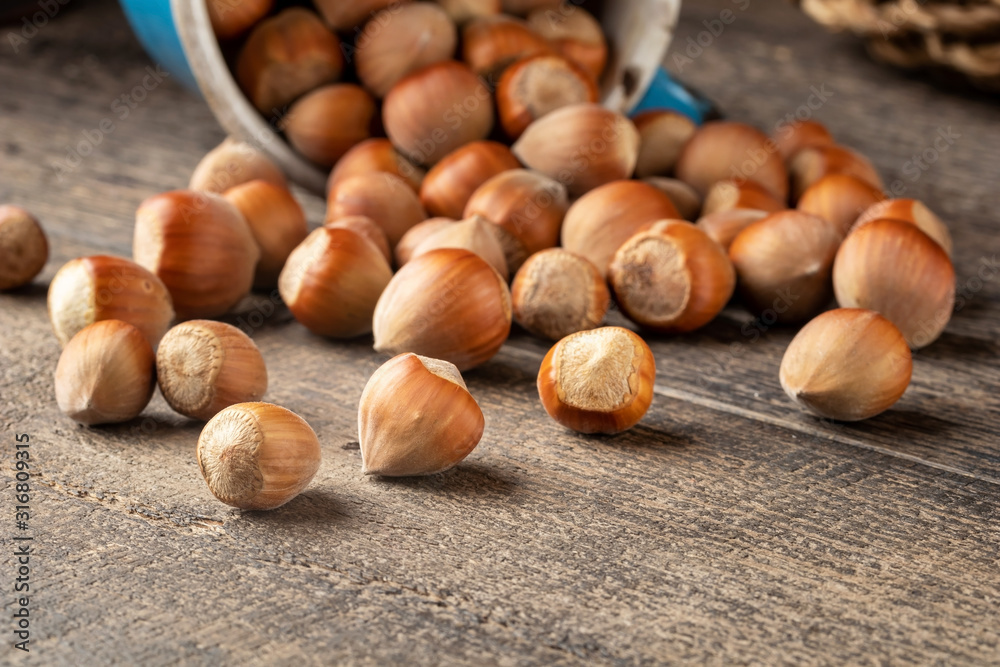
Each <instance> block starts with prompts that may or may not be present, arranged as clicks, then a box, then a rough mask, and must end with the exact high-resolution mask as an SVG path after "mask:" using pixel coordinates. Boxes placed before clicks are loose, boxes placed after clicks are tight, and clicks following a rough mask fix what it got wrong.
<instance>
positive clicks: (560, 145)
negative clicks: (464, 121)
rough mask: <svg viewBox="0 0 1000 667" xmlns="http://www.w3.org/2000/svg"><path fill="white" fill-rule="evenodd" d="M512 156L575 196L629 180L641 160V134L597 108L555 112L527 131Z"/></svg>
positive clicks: (584, 106) (627, 122)
mask: <svg viewBox="0 0 1000 667" xmlns="http://www.w3.org/2000/svg"><path fill="white" fill-rule="evenodd" d="M512 150H513V151H514V155H516V156H517V158H518V159H519V160H520V161H521V162H522V163H524V164H525V165H526V166H527V167H529V168H530V169H536V170H538V171H540V172H542V173H543V174H545V175H546V176H549V177H550V178H555V179H557V180H559V181H560V182H561V183H563V184H564V185H565V186H566V189H567V190H569V193H570V194H571V195H574V196H579V195H583V194H585V193H587V192H590V191H591V190H593V189H594V188H598V187H600V186H602V185H605V184H607V183H610V182H612V181H617V180H621V179H625V178H630V177H631V176H632V173H633V172H634V171H635V165H636V161H637V160H638V159H639V131H638V130H636V129H635V125H633V124H632V121H630V120H629V119H628V118H626V117H625V116H622V115H621V114H618V113H615V112H613V111H609V110H607V109H605V108H604V107H601V106H598V105H596V104H576V105H573V106H568V107H563V108H561V109H557V110H556V111H553V112H552V113H550V114H548V115H546V116H543V117H542V118H540V119H538V120H536V121H535V122H534V123H532V124H531V125H529V126H528V129H526V130H525V131H524V134H522V135H521V138H520V139H518V140H517V143H515V144H514V146H513V148H512Z"/></svg>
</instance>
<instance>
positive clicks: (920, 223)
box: [853, 199, 954, 257]
mask: <svg viewBox="0 0 1000 667" xmlns="http://www.w3.org/2000/svg"><path fill="white" fill-rule="evenodd" d="M875 220H900V221H902V222H909V223H911V224H914V225H916V226H917V229H919V230H920V231H922V232H923V233H924V234H927V236H929V237H931V238H932V239H933V240H934V241H935V242H936V243H937V244H938V245H939V246H941V248H942V249H943V250H944V251H945V253H947V255H948V257H951V255H952V250H953V247H954V244H953V243H952V240H951V233H950V232H949V231H948V225H946V224H945V223H944V221H943V220H941V218H939V217H938V216H936V215H935V214H934V212H933V211H931V210H930V209H929V208H927V206H926V205H925V204H924V203H923V202H921V201H917V200H916V199H886V200H884V201H880V202H878V203H876V204H872V205H871V206H870V207H868V208H867V209H865V211H864V213H862V214H861V216H860V217H858V219H857V221H856V222H855V223H854V227H853V229H857V228H858V227H861V226H862V225H866V224H868V223H869V222H873V221H875Z"/></svg>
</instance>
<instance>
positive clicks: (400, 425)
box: [358, 353, 486, 477]
mask: <svg viewBox="0 0 1000 667" xmlns="http://www.w3.org/2000/svg"><path fill="white" fill-rule="evenodd" d="M485 427H486V420H485V418H484V417H483V411H482V410H481V409H480V408H479V404H478V403H476V399H474V398H473V397H472V394H470V393H469V389H468V387H466V385H465V381H464V380H463V379H462V374H461V373H460V372H459V370H458V368H456V367H455V365H454V364H452V363H449V362H447V361H441V360H439V359H431V358H429V357H421V356H418V355H416V354H409V353H407V354H401V355H399V356H397V357H394V358H393V359H390V360H389V361H387V362H386V363H385V364H384V365H383V366H382V367H381V368H379V369H378V370H377V371H375V373H374V375H372V377H371V379H370V380H368V384H367V385H365V390H364V392H363V393H362V394H361V403H360V405H359V406H358V440H359V442H360V444H361V461H362V469H363V472H364V474H366V475H381V476H383V477H414V476H418V475H435V474H437V473H441V472H444V471H446V470H450V469H451V468H453V467H455V466H456V465H458V464H459V463H461V462H462V461H463V460H464V459H465V457H467V456H468V455H469V454H470V453H471V452H472V450H474V449H475V448H476V445H478V444H479V441H480V440H481V439H482V437H483V431H484V429H485Z"/></svg>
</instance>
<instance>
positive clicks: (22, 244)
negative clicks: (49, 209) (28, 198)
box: [0, 206, 49, 290]
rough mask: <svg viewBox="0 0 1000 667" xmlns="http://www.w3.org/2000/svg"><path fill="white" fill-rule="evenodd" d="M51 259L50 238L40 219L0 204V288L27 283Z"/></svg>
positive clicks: (11, 287)
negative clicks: (39, 221)
mask: <svg viewBox="0 0 1000 667" xmlns="http://www.w3.org/2000/svg"><path fill="white" fill-rule="evenodd" d="M48 260H49V242H48V240H47V239H46V238H45V232H43V231H42V226H41V225H39V224H38V221H37V220H35V218H33V217H32V216H31V214H30V213H28V212H27V211H25V210H24V209H22V208H18V207H16V206H0V290H9V289H14V288H15V287H21V286H23V285H27V284H28V283H30V282H31V281H32V280H34V278H35V276H37V275H38V274H39V273H41V272H42V269H44V268H45V263H46V262H47V261H48Z"/></svg>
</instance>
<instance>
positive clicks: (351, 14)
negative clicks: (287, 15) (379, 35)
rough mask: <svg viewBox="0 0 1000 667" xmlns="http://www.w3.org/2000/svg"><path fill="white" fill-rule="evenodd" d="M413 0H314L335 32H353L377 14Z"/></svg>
mask: <svg viewBox="0 0 1000 667" xmlns="http://www.w3.org/2000/svg"><path fill="white" fill-rule="evenodd" d="M410 1H411V0H350V2H344V0H313V4H314V5H316V10H317V11H318V12H319V13H320V15H321V16H322V17H323V20H324V21H326V24H327V25H329V26H330V27H331V28H333V29H334V30H352V29H353V28H356V27H358V26H360V25H361V24H362V23H364V22H365V21H366V20H367V19H368V18H370V17H371V16H373V15H375V14H376V13H377V12H379V11H381V10H383V9H386V8H388V7H396V8H399V7H400V6H402V5H405V4H406V3H408V2H410Z"/></svg>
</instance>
